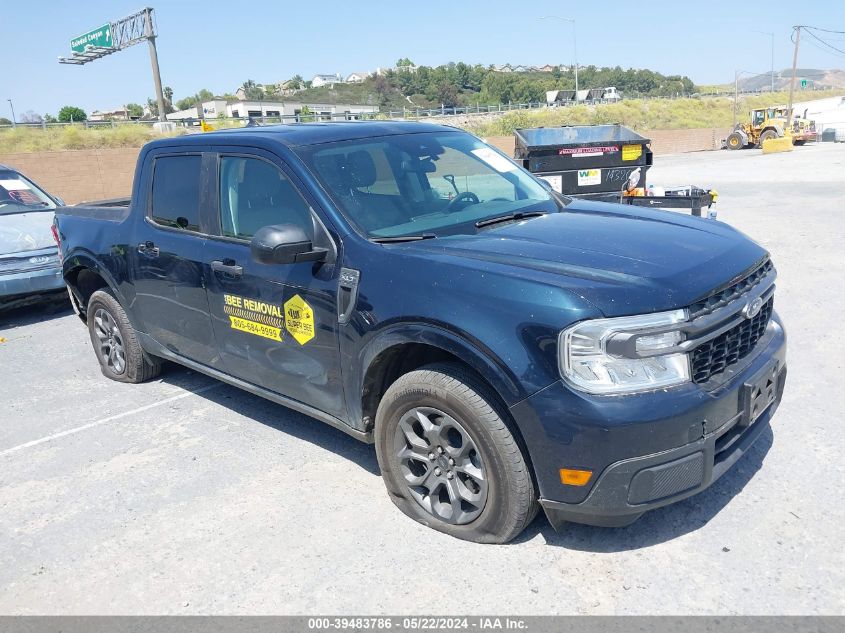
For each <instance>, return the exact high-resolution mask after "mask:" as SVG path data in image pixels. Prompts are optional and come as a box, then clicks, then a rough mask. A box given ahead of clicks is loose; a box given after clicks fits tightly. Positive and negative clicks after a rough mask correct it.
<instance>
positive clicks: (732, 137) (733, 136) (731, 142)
mask: <svg viewBox="0 0 845 633" xmlns="http://www.w3.org/2000/svg"><path fill="white" fill-rule="evenodd" d="M726 144H727V146H728V149H742V148H743V147H744V146H745V141H744V140H743V139H742V134H740V133H739V132H731V133H730V134H729V135H728V139H727V141H726Z"/></svg>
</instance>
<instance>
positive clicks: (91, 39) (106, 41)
mask: <svg viewBox="0 0 845 633" xmlns="http://www.w3.org/2000/svg"><path fill="white" fill-rule="evenodd" d="M89 46H94V47H97V48H114V40H113V39H112V36H111V24H105V25H103V26H101V27H100V28H98V29H94V30H93V31H88V32H87V33H85V34H84V35H80V36H79V37H75V38H73V39H72V40H71V41H70V50H72V51H73V52H74V53H84V52H85V49H86V48H87V47H89Z"/></svg>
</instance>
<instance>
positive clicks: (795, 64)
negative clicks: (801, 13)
mask: <svg viewBox="0 0 845 633" xmlns="http://www.w3.org/2000/svg"><path fill="white" fill-rule="evenodd" d="M800 43H801V26H800V25H799V26H796V27H795V52H794V53H793V54H792V81H790V82H789V106H787V112H786V129H787V130H791V129H792V96H793V95H794V94H795V75H796V73H797V72H798V45H799V44H800Z"/></svg>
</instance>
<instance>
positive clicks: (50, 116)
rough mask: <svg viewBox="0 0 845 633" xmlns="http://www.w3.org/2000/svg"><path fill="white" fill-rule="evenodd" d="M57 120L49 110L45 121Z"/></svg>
mask: <svg viewBox="0 0 845 633" xmlns="http://www.w3.org/2000/svg"><path fill="white" fill-rule="evenodd" d="M56 122H57V119H56V117H54V116H53V115H52V114H50V113H49V112H47V113H46V114H45V115H44V123H56Z"/></svg>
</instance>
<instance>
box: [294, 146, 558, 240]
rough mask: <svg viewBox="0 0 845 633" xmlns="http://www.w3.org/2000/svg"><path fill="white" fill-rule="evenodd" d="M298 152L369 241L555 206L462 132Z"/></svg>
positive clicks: (465, 226)
mask: <svg viewBox="0 0 845 633" xmlns="http://www.w3.org/2000/svg"><path fill="white" fill-rule="evenodd" d="M299 151H300V155H301V156H302V158H303V160H305V162H306V163H307V164H308V165H309V167H310V169H311V170H312V172H313V173H314V174H315V175H316V176H317V179H318V180H320V181H321V183H322V184H323V186H324V188H325V189H326V191H328V193H329V195H331V197H332V198H333V199H334V201H335V203H336V204H337V205H338V207H339V208H340V210H341V211H342V212H343V213H344V215H345V216H346V217H347V218H348V219H349V220H350V221H351V222H352V224H354V225H355V226H356V227H358V229H359V230H360V231H361V232H362V233H363V234H364V235H366V236H367V237H370V238H393V237H397V238H399V237H403V236H411V235H418V234H422V233H428V234H434V235H437V236H443V235H454V234H463V233H474V232H476V231H477V230H479V229H478V227H477V226H476V224H477V223H478V222H481V221H483V220H485V219H490V218H498V217H499V216H502V215H507V214H512V213H522V212H529V211H530V212H534V211H539V212H555V211H557V210H559V208H560V207H559V205H558V204H557V203H556V202H555V200H554V199H553V198H552V197H551V195H550V194H549V193H548V191H547V190H546V189H545V188H544V187H543V186H542V185H540V184H539V183H538V182H537V181H536V180H534V179H533V178H532V177H531V176H530V175H528V174H527V173H525V172H524V171H522V170H521V169H520V168H519V167H517V166H516V165H515V164H514V163H512V162H511V161H509V160H508V159H506V158H505V157H504V156H502V155H501V154H499V153H498V152H496V151H495V150H493V149H492V148H490V147H489V146H487V145H485V144H484V143H482V142H481V141H480V140H478V139H477V138H475V137H474V136H472V135H470V134H465V133H463V132H443V133H423V134H401V135H395V136H382V137H376V138H372V139H361V140H354V141H341V142H337V143H324V144H320V145H315V146H311V147H303V148H300V150H299Z"/></svg>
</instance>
